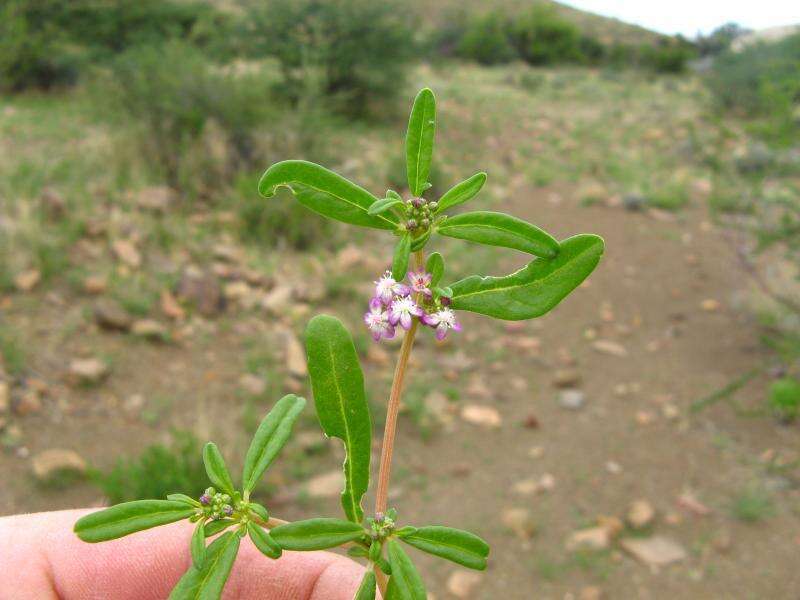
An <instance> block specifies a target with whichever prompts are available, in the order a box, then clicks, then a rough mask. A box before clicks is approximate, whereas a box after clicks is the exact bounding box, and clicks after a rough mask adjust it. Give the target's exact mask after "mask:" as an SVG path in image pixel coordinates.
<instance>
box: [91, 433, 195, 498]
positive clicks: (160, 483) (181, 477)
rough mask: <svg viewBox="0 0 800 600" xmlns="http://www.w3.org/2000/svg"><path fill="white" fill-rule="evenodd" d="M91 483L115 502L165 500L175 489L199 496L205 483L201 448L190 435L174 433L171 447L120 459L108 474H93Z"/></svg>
mask: <svg viewBox="0 0 800 600" xmlns="http://www.w3.org/2000/svg"><path fill="white" fill-rule="evenodd" d="M92 480H93V481H94V483H95V484H96V485H97V486H98V487H99V488H100V489H101V490H102V491H103V493H104V494H105V495H106V496H107V497H108V499H109V501H111V502H114V503H116V502H128V501H130V500H140V499H142V498H164V497H166V495H167V494H169V493H171V492H174V491H175V490H176V489H186V490H195V491H196V493H198V494H199V493H200V492H201V491H202V490H203V488H204V487H205V486H206V481H207V477H206V471H205V467H204V466H203V460H202V445H201V444H200V443H199V442H198V441H197V439H196V438H195V437H194V436H193V435H192V434H191V433H188V432H185V431H175V432H173V433H172V443H171V444H170V445H168V446H165V445H163V444H155V445H153V446H149V447H147V448H146V449H145V450H144V452H142V454H141V455H140V456H139V457H137V458H120V459H119V460H118V461H117V464H116V465H115V466H114V467H113V468H111V469H110V470H109V471H108V472H106V473H103V472H100V471H96V472H94V473H93V474H92Z"/></svg>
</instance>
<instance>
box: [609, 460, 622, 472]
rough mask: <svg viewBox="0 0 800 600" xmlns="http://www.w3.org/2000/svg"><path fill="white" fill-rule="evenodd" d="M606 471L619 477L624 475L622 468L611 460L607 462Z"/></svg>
mask: <svg viewBox="0 0 800 600" xmlns="http://www.w3.org/2000/svg"><path fill="white" fill-rule="evenodd" d="M606 471H608V472H609V473H611V474H612V475H619V474H620V473H622V466H621V465H620V464H619V463H618V462H616V461H613V460H609V461H607V462H606Z"/></svg>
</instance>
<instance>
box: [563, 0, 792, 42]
mask: <svg viewBox="0 0 800 600" xmlns="http://www.w3.org/2000/svg"><path fill="white" fill-rule="evenodd" d="M561 1H562V3H563V4H568V5H570V6H574V7H575V8H580V9H581V10H588V11H590V12H593V13H597V14H600V15H604V16H607V17H616V18H618V19H620V20H622V21H626V22H628V23H635V24H637V25H641V26H643V27H646V28H648V29H654V30H656V31H660V32H661V33H667V34H676V33H682V34H683V35H685V36H687V37H694V36H695V35H696V34H697V33H698V32H701V33H703V34H707V33H709V32H711V31H712V30H714V29H716V28H717V27H719V26H720V25H723V24H725V23H728V22H731V21H733V22H736V23H739V25H742V26H744V27H746V28H748V29H764V28H766V27H775V26H777V25H791V24H794V23H800V1H798V0H758V1H757V2H754V1H752V0H746V1H745V0H728V1H727V2H726V1H721V0H669V1H666V2H665V1H664V0H561Z"/></svg>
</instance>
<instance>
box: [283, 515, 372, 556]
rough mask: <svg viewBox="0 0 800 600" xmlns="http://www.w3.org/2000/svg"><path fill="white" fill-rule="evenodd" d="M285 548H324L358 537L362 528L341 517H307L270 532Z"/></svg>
mask: <svg viewBox="0 0 800 600" xmlns="http://www.w3.org/2000/svg"><path fill="white" fill-rule="evenodd" d="M269 533H270V535H271V536H272V539H274V540H275V541H276V542H278V544H279V545H280V547H281V548H284V549H285V550H325V549H326V548H333V547H335V546H341V545H342V544H346V543H347V542H352V541H353V540H357V539H359V538H360V537H361V536H363V535H364V529H363V527H361V525H359V524H358V523H353V522H351V521H345V520H343V519H328V518H319V519H307V520H305V521H294V522H292V523H286V524H285V525H278V526H277V527H275V528H273V529H272V530H271V531H270V532H269Z"/></svg>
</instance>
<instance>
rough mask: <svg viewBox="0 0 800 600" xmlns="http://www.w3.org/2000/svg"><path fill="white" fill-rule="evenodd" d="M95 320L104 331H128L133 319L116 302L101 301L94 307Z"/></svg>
mask: <svg viewBox="0 0 800 600" xmlns="http://www.w3.org/2000/svg"><path fill="white" fill-rule="evenodd" d="M94 320H95V321H96V322H97V324H98V325H99V326H100V327H102V328H103V329H107V330H109V331H128V330H129V329H130V328H131V324H132V323H133V319H132V318H131V316H130V315H129V314H128V313H127V312H126V311H125V309H123V308H122V307H121V306H120V305H119V304H117V303H116V302H112V301H111V300H101V301H100V302H98V303H97V304H95V306H94Z"/></svg>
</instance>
